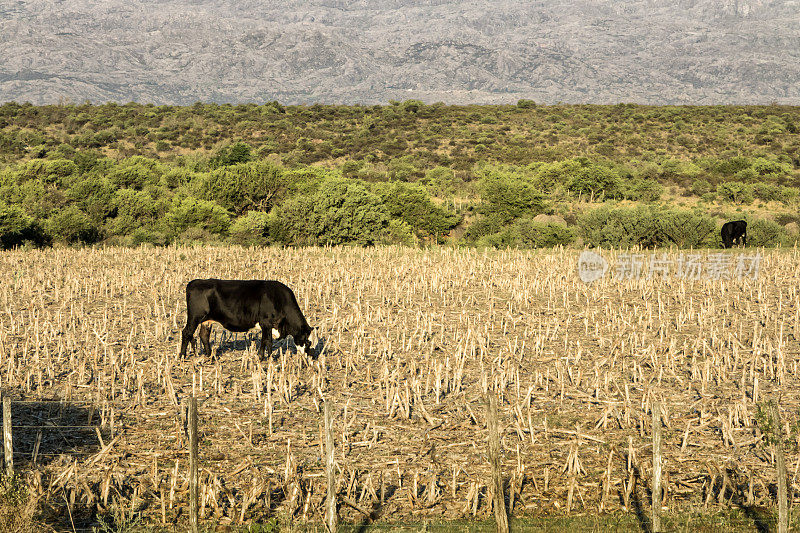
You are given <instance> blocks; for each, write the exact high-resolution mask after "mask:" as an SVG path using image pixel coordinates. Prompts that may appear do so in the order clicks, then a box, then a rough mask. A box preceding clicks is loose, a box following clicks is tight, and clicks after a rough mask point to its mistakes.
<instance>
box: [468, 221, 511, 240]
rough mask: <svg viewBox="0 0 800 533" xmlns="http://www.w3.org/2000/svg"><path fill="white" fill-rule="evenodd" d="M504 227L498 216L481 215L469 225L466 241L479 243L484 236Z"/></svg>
mask: <svg viewBox="0 0 800 533" xmlns="http://www.w3.org/2000/svg"><path fill="white" fill-rule="evenodd" d="M502 229H503V223H502V221H501V220H500V219H499V218H498V217H493V216H481V217H480V218H478V219H477V220H475V221H474V222H473V223H472V224H470V225H469V226H468V227H467V230H466V231H465V232H464V237H463V239H464V242H465V243H467V244H477V243H478V242H479V241H480V239H481V238H482V237H486V236H488V235H492V234H494V233H498V232H499V231H501V230H502Z"/></svg>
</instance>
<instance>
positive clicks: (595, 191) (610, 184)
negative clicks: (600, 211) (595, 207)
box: [569, 165, 624, 198]
mask: <svg viewBox="0 0 800 533" xmlns="http://www.w3.org/2000/svg"><path fill="white" fill-rule="evenodd" d="M623 189H624V188H623V183H622V180H621V179H620V177H619V173H618V172H617V171H616V170H614V169H611V168H607V167H603V166H600V165H590V166H586V167H582V168H580V169H578V170H576V171H575V173H574V174H573V176H572V179H571V180H570V182H569V190H570V191H572V192H573V194H582V195H584V196H589V197H593V198H621V197H622V196H623V193H624V190H623Z"/></svg>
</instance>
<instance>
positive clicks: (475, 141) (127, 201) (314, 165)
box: [0, 100, 800, 248]
mask: <svg viewBox="0 0 800 533" xmlns="http://www.w3.org/2000/svg"><path fill="white" fill-rule="evenodd" d="M798 128H800V109H798V108H796V107H782V106H752V107H736V106H719V107H650V106H638V105H625V104H622V105H615V106H592V105H556V106H539V105H536V104H535V103H533V102H530V101H525V100H522V101H520V102H519V103H518V104H517V105H506V106H446V105H441V104H433V105H425V104H423V103H422V102H418V101H413V100H412V101H406V102H392V103H391V104H389V105H386V106H324V105H311V106H282V105H280V104H278V103H270V104H265V105H254V104H253V105H238V106H231V105H204V104H196V105H194V106H191V107H173V106H162V107H155V106H151V105H139V104H127V105H115V104H107V105H100V106H93V105H58V106H40V107H37V106H31V105H27V104H26V105H20V104H15V103H9V104H5V105H3V106H0V165H1V166H0V246H2V247H3V248H10V247H13V246H17V245H21V244H25V243H29V244H30V245H33V246H43V245H48V244H50V243H59V242H61V243H96V242H104V243H108V244H123V245H134V244H138V243H152V244H157V245H161V244H167V243H173V242H194V241H202V242H218V243H222V242H228V243H238V244H245V245H267V244H281V245H303V244H333V245H335V244H345V243H353V244H360V245H370V244H378V243H386V244H394V243H397V244H406V245H415V244H425V243H445V242H447V243H453V244H463V245H469V246H499V247H506V246H510V247H516V248H533V247H548V246H553V245H556V244H567V245H568V244H576V245H581V244H586V245H592V246H596V245H603V246H606V245H622V246H626V245H640V246H643V247H648V246H663V245H676V246H679V247H690V246H692V247H698V246H718V245H719V236H718V231H717V230H718V228H719V226H720V224H721V223H722V222H723V221H725V220H730V219H739V218H744V219H747V220H748V221H749V222H750V226H749V231H748V234H749V237H750V240H749V242H751V243H752V244H754V245H763V246H775V245H781V244H792V243H794V242H795V240H796V238H797V222H798V220H800V217H798V214H797V213H798V202H799V201H800V198H799V196H798V187H800V135H798Z"/></svg>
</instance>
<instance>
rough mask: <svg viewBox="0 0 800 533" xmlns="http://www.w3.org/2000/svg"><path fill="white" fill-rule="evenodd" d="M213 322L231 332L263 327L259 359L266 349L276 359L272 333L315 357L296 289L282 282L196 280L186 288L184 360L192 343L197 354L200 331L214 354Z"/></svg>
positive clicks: (209, 349)
mask: <svg viewBox="0 0 800 533" xmlns="http://www.w3.org/2000/svg"><path fill="white" fill-rule="evenodd" d="M208 320H213V321H215V322H219V323H220V324H222V327H224V328H225V329H227V330H229V331H239V332H241V331H248V330H250V329H251V328H253V327H255V325H256V324H258V325H259V326H261V345H260V346H259V348H258V355H259V357H260V358H262V359H263V358H264V348H265V347H268V348H269V350H268V353H269V354H270V355H272V329H273V328H275V329H276V330H278V332H279V334H280V337H281V338H283V337H286V336H289V335H291V336H292V337H293V338H294V342H295V344H296V345H297V346H303V347H304V348H305V350H306V353H307V354H310V353H311V342H310V341H309V340H308V336H309V334H311V331H312V329H313V328H311V327H309V325H308V322H306V319H305V317H304V316H303V312H302V311H300V306H299V305H297V299H296V298H295V297H294V293H293V292H292V289H290V288H289V287H287V286H286V285H284V284H283V283H281V282H279V281H261V280H224V279H195V280H192V281H190V282H189V283H188V284H187V285H186V327H185V328H183V333H182V335H181V351H180V355H181V357H186V347H187V345H188V344H189V342H191V343H192V349H194V351H195V353H197V341H196V340H195V339H194V332H195V330H196V329H197V326H198V325H200V324H203V325H202V326H201V327H200V333H199V335H198V336H199V337H200V340H201V341H202V343H203V348H204V349H205V351H206V354H210V353H211V345H210V343H209V336H210V334H211V325H210V324H205V323H204V322H206V321H208Z"/></svg>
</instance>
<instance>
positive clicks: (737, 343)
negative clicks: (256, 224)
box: [0, 247, 800, 527]
mask: <svg viewBox="0 0 800 533" xmlns="http://www.w3.org/2000/svg"><path fill="white" fill-rule="evenodd" d="M704 253H705V252H704ZM730 253H731V254H733V255H734V256H735V255H736V254H738V253H748V254H753V253H755V250H750V249H748V250H747V251H746V252H741V251H733V252H730ZM762 253H763V258H762V261H761V265H760V268H761V271H760V275H759V277H758V279H756V280H752V279H744V280H737V279H735V278H734V279H731V280H699V281H687V280H682V279H680V278H678V277H676V276H674V275H667V276H656V277H654V279H650V280H648V279H633V280H619V279H614V278H613V277H611V276H606V277H604V278H602V279H601V280H600V281H598V282H595V283H594V284H592V285H586V284H584V283H583V282H582V281H580V279H579V278H578V276H577V272H576V266H577V258H578V251H575V250H554V251H536V252H520V251H476V250H471V249H466V250H459V249H448V248H445V249H431V250H411V249H403V248H373V249H358V248H333V249H329V248H328V249H326V248H312V249H285V250H284V249H276V248H266V249H245V248H236V247H216V248H215V247H196V248H191V247H188V248H149V247H145V248H138V249H126V248H97V249H82V250H74V249H48V250H42V251H11V252H3V253H1V254H0V276H1V278H0V286H1V287H2V290H1V291H0V378H1V379H2V382H1V383H0V385H2V391H3V393H4V394H6V395H10V396H11V397H12V398H13V399H14V400H15V401H17V402H15V403H14V404H13V409H14V411H13V415H12V416H13V418H14V425H15V429H14V440H15V443H14V446H15V465H16V468H17V469H18V471H20V472H22V473H23V474H24V476H25V478H26V479H27V482H28V483H30V484H31V485H32V486H33V488H34V489H35V491H36V493H37V494H38V495H40V496H41V497H42V503H41V505H42V507H43V509H44V511H45V516H46V517H49V518H48V519H49V520H50V521H51V523H54V524H62V526H63V525H64V524H67V525H70V524H72V523H74V524H75V525H76V527H81V525H83V526H86V525H87V524H90V523H91V522H92V520H93V519H94V518H93V516H95V513H98V512H99V513H101V514H102V513H103V512H107V511H108V510H109V509H110V508H111V507H112V506H116V507H117V508H121V509H125V510H127V512H129V513H130V512H131V511H133V512H134V513H140V515H141V517H142V519H143V520H144V521H145V522H147V523H151V524H162V523H164V524H167V525H174V524H182V523H184V522H185V520H186V512H187V509H186V501H187V468H186V462H187V451H186V450H187V446H186V437H185V433H184V421H183V420H184V416H183V415H182V408H181V406H182V405H184V402H185V400H186V399H187V398H188V397H189V396H190V395H191V394H192V392H194V394H195V395H196V396H197V397H198V399H199V401H200V408H199V413H200V434H201V439H200V459H201V469H200V476H201V491H200V499H201V504H200V505H201V516H202V519H203V520H204V521H207V522H210V523H214V524H223V525H224V524H226V523H229V524H230V523H232V524H237V523H249V522H254V521H260V520H264V519H266V518H268V517H274V516H280V517H282V518H281V519H282V520H293V521H295V522H317V523H319V522H321V520H322V516H323V513H324V511H323V499H324V495H325V490H326V487H325V477H324V464H323V461H322V450H321V438H320V421H321V419H322V416H321V412H322V408H321V405H322V399H323V398H324V399H326V400H327V401H330V402H332V404H333V406H334V412H335V413H336V419H335V421H334V426H335V445H336V462H337V466H338V470H339V476H338V479H339V484H338V495H339V498H340V502H341V505H340V509H339V512H340V516H341V517H342V518H343V519H344V520H349V521H356V522H357V521H362V520H365V516H364V514H365V513H371V514H372V517H371V518H372V519H374V520H377V521H381V520H396V519H403V520H424V519H429V518H437V519H438V518H443V519H450V518H471V517H473V516H477V517H486V516H489V514H490V512H491V510H490V504H489V498H488V494H487V485H488V484H489V465H488V462H487V456H486V454H487V447H486V417H485V409H484V400H483V398H484V394H485V391H487V390H488V391H490V393H491V394H496V395H498V396H499V399H500V400H501V401H500V403H499V407H500V416H501V423H502V445H503V471H504V475H505V478H506V480H507V481H508V491H509V493H510V494H511V495H512V496H513V497H512V498H511V500H512V504H513V515H514V516H520V515H537V516H545V515H548V516H549V515H554V514H555V515H565V514H577V513H596V512H598V511H614V510H620V509H626V510H629V511H631V512H633V511H634V510H636V509H637V508H639V509H645V510H647V509H648V508H649V503H648V502H649V495H648V487H649V483H650V481H649V480H650V471H651V453H652V452H651V440H650V439H651V437H650V435H651V430H652V428H651V422H650V420H651V419H650V414H649V407H650V404H651V401H652V400H654V399H657V400H661V402H662V405H663V409H664V411H665V423H664V430H663V431H664V472H665V474H664V475H665V478H664V480H665V481H664V482H665V483H666V486H667V490H666V501H665V503H664V506H665V508H666V509H667V512H673V511H680V510H686V509H704V508H715V507H742V506H754V507H764V506H767V507H772V506H773V505H774V496H773V495H772V494H773V493H774V491H775V483H776V476H775V467H774V456H773V453H772V451H771V447H770V446H768V445H767V444H766V443H765V442H764V439H763V435H762V433H761V429H763V421H762V423H761V429H760V428H759V424H758V423H757V421H756V419H757V418H758V417H757V412H758V405H759V404H763V403H764V402H765V401H766V400H769V399H775V400H776V401H778V402H779V404H780V409H781V416H782V420H783V428H782V430H783V432H784V434H785V435H786V437H787V442H786V444H785V449H786V453H787V455H786V460H787V468H788V470H789V477H790V481H791V485H790V499H792V500H794V499H795V498H796V496H795V494H796V489H798V488H800V480H798V478H797V475H798V469H800V454H798V449H797V444H798V442H800V435H799V434H798V431H797V425H798V420H799V415H800V413H799V412H798V408H799V407H800V401H798V393H800V379H798V377H799V376H798V359H799V358H800V294H799V293H798V279H800V263H799V262H798V258H799V257H798V251H797V250H796V249H794V250H783V251H762ZM670 254H671V256H672V257H673V258H674V257H676V256H677V252H670ZM604 256H605V257H606V258H608V259H610V262H611V263H612V270H613V263H614V258H615V257H616V256H617V254H616V253H614V252H604ZM201 277H218V278H237V279H253V278H260V279H278V280H281V281H283V282H285V283H286V284H287V285H289V286H290V287H292V288H293V289H294V291H295V294H296V295H297V297H298V300H299V302H300V306H301V308H302V309H303V311H304V313H305V315H306V318H307V319H308V321H309V323H310V324H311V325H312V326H319V336H320V341H319V346H324V349H323V352H322V354H321V355H320V357H319V358H318V359H316V360H311V359H309V358H307V357H306V356H304V355H302V354H300V353H293V351H292V349H291V343H286V342H281V343H280V356H279V358H278V360H277V361H275V362H273V361H265V362H263V363H259V361H258V360H257V356H256V348H257V344H256V343H255V342H252V341H253V340H256V339H258V336H259V335H260V333H257V332H253V333H251V334H248V335H245V334H238V335H233V334H225V333H223V331H222V329H221V328H220V327H219V326H216V327H215V328H214V331H213V333H212V346H214V349H215V351H216V354H217V358H216V360H212V359H211V358H210V357H207V356H205V355H202V356H197V355H195V354H193V353H191V351H190V353H191V356H190V357H189V358H188V359H186V360H180V359H178V358H177V356H176V354H177V344H178V341H179V338H180V329H181V328H182V327H183V323H184V320H185V297H184V287H185V285H186V283H187V282H188V281H189V280H191V279H193V278H201ZM277 351H278V349H277V348H276V352H277ZM52 400H56V401H52ZM52 426H59V427H52ZM64 426H67V427H64ZM94 426H96V427H98V428H99V431H97V430H95V429H94ZM358 508H360V510H359V509H358ZM175 527H177V526H175Z"/></svg>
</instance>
